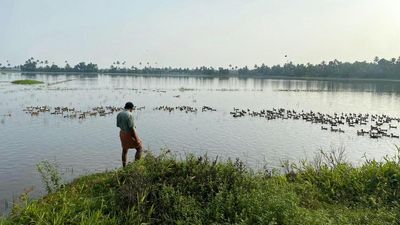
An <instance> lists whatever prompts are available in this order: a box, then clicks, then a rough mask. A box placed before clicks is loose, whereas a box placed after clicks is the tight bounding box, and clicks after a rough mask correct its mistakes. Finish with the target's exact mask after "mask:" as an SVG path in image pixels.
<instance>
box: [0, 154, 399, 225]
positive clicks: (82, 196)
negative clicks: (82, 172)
mask: <svg viewBox="0 0 400 225" xmlns="http://www.w3.org/2000/svg"><path fill="white" fill-rule="evenodd" d="M284 171H286V172H284V173H280V172H277V171H270V170H263V171H253V170H251V169H249V168H246V166H245V165H244V164H243V163H242V162H241V161H239V160H236V161H227V162H218V161H217V160H210V159H209V158H207V157H195V156H192V155H189V156H187V158H186V159H184V160H176V159H175V158H174V157H172V156H170V155H168V154H161V155H160V156H154V155H151V154H147V155H146V156H145V157H144V158H143V159H142V160H140V161H138V162H135V163H132V164H130V165H129V166H128V167H127V168H125V169H119V170H115V171H111V172H104V173H99V174H93V175H89V176H84V177H80V178H78V179H76V180H74V181H73V182H72V183H69V184H67V185H65V186H60V187H59V189H58V190H56V191H54V192H51V193H50V194H48V195H47V196H45V197H43V198H41V199H39V200H30V199H29V198H28V196H27V195H22V196H21V198H20V201H19V203H18V204H16V205H15V206H14V208H13V210H12V212H11V214H10V215H9V216H8V217H6V218H3V220H2V222H0V223H3V224H271V225H272V224H296V225H297V224H307V225H309V224H318V225H320V224H379V225H382V224H399V223H400V207H399V200H400V157H399V155H396V156H394V157H385V159H384V160H383V161H382V162H378V161H375V160H366V161H365V163H364V164H363V165H362V166H360V167H354V166H352V165H351V164H349V163H346V162H345V161H343V157H342V155H341V153H340V154H337V153H335V152H329V153H322V154H320V155H319V157H316V158H315V160H314V161H313V162H301V163H298V164H289V163H286V164H285V165H284ZM0 221H1V220H0Z"/></svg>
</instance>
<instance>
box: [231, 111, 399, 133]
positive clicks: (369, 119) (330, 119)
mask: <svg viewBox="0 0 400 225" xmlns="http://www.w3.org/2000/svg"><path fill="white" fill-rule="evenodd" d="M230 114H231V115H232V116H233V117H234V118H238V117H244V116H251V117H262V118H265V119H267V120H275V119H283V120H285V119H292V120H304V121H306V122H310V123H317V124H321V130H327V131H331V132H338V133H345V130H343V129H342V128H341V127H339V126H348V127H356V126H364V128H362V129H360V130H357V135H359V136H364V135H366V136H369V137H370V138H382V137H390V138H399V135H396V134H394V133H393V132H392V131H393V130H394V129H397V127H398V124H399V123H400V118H395V117H390V116H387V115H377V114H361V113H359V114H356V113H340V114H338V113H334V114H332V115H330V114H326V113H320V112H313V111H309V112H304V111H303V110H302V111H300V112H298V111H295V110H287V109H283V108H272V109H271V110H266V109H263V110H260V111H251V110H250V109H238V108H233V111H231V112H230Z"/></svg>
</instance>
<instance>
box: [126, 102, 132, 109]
mask: <svg viewBox="0 0 400 225" xmlns="http://www.w3.org/2000/svg"><path fill="white" fill-rule="evenodd" d="M125 109H133V103H132V102H127V103H125Z"/></svg>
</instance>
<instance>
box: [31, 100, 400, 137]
mask: <svg viewBox="0 0 400 225" xmlns="http://www.w3.org/2000/svg"><path fill="white" fill-rule="evenodd" d="M143 109H145V107H137V106H135V108H134V110H137V111H140V110H143ZM122 110H123V108H122V107H115V106H98V107H94V108H91V109H90V110H87V111H81V110H76V109H75V108H70V107H61V106H58V107H54V108H51V107H49V106H28V107H26V108H25V109H23V111H25V112H26V113H28V114H30V115H31V116H38V115H39V114H41V113H50V114H52V115H61V116H63V117H64V118H78V119H85V118H88V117H93V116H106V115H110V114H114V113H115V112H119V111H122ZM153 110H157V111H166V112H173V111H180V112H185V113H197V112H200V111H201V112H207V111H216V109H215V108H212V107H210V106H202V107H200V108H196V107H192V106H175V107H173V106H165V105H163V106H158V107H155V108H153ZM230 114H231V115H232V117H234V118H238V117H244V116H251V117H261V118H265V119H267V120H276V119H282V120H286V119H291V120H303V121H306V122H310V123H315V124H321V130H326V131H330V132H338V133H345V132H346V131H345V130H344V129H343V127H345V126H347V127H360V128H361V129H360V130H357V135H358V136H368V137H370V138H382V137H389V138H399V135H396V134H394V133H393V131H394V130H395V129H397V128H398V126H399V125H400V118H396V117H390V116H388V115H384V114H382V115H377V114H361V113H359V114H356V113H340V114H339V113H334V114H327V113H320V112H313V111H309V112H305V111H303V110H302V111H296V110H290V109H289V110H288V109H284V108H272V109H270V110H268V109H263V110H260V111H252V110H250V109H239V108H233V111H231V112H230Z"/></svg>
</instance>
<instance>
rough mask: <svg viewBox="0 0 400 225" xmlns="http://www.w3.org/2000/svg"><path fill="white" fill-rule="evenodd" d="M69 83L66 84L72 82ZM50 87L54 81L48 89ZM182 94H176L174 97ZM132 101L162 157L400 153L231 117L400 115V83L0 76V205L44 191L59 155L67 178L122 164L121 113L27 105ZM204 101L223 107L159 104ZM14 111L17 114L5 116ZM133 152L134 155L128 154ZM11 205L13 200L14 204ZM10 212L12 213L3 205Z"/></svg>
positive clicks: (303, 126)
mask: <svg viewBox="0 0 400 225" xmlns="http://www.w3.org/2000/svg"><path fill="white" fill-rule="evenodd" d="M16 79H36V80H42V81H44V82H45V83H46V84H45V85H36V86H20V85H13V84H11V83H10V81H13V80H16ZM66 80H69V81H67V82H62V81H66ZM47 84H50V85H49V86H48V85H47ZM177 95H179V97H174V96H177ZM126 101H133V102H134V104H135V105H137V106H145V107H146V108H145V110H142V111H137V112H135V113H134V115H135V119H136V121H135V122H136V126H137V131H138V133H139V135H140V137H141V138H142V141H143V143H144V146H145V147H146V149H150V151H152V152H155V153H159V152H160V149H162V148H168V149H171V150H172V152H173V153H174V154H176V155H177V156H178V157H180V156H182V157H184V155H185V154H187V153H194V154H197V155H204V154H208V155H209V156H211V157H215V156H216V155H218V156H220V158H222V159H227V158H229V157H230V158H236V157H239V158H240V159H242V160H243V161H244V162H245V163H247V164H248V165H249V166H250V167H253V168H261V167H262V166H263V165H265V164H267V165H268V166H269V167H279V165H280V162H281V160H290V161H298V160H300V159H305V158H308V159H310V158H312V157H313V156H314V154H315V152H317V151H318V150H319V149H326V150H329V149H330V148H332V147H333V148H339V147H344V148H345V149H346V152H347V158H348V160H350V161H351V162H353V163H355V164H357V163H360V162H362V161H363V159H362V157H363V155H364V154H366V155H367V157H369V158H377V159H381V158H382V157H383V156H384V155H386V154H394V152H395V145H399V144H400V141H399V139H393V138H382V139H378V140H375V139H370V138H368V137H359V136H357V135H356V129H357V128H349V127H344V129H345V131H346V133H344V134H343V133H340V134H339V133H331V132H328V131H322V130H321V128H320V125H318V124H311V123H306V122H304V121H302V120H299V121H296V120H273V121H267V120H265V119H262V118H253V117H243V118H232V116H231V115H230V114H229V112H230V111H232V109H233V107H239V108H246V109H247V108H249V109H251V110H260V109H272V108H273V107H275V108H279V107H282V108H286V109H295V110H305V111H309V110H313V111H316V112H322V113H335V112H337V113H342V112H352V113H371V114H372V113H377V114H387V115H391V116H396V117H400V82H383V81H380V82H372V81H352V82H349V81H304V80H269V79H252V78H251V79H241V78H193V77H148V76H108V75H69V76H66V75H45V74H25V75H23V74H20V73H3V74H0V140H1V141H0V211H4V209H5V208H6V205H7V204H3V202H5V201H7V202H9V201H11V200H12V199H13V198H15V197H17V196H18V195H19V194H21V193H22V192H23V191H24V189H27V188H30V187H33V192H32V193H31V195H32V196H33V197H37V196H40V195H41V194H44V191H43V187H42V184H41V181H40V176H39V174H38V173H37V171H36V164H37V163H38V162H40V161H42V160H55V161H56V162H58V163H59V164H60V166H61V171H62V172H63V173H64V176H65V177H66V178H67V179H71V178H73V177H76V176H79V175H82V174H86V173H92V172H96V171H104V170H106V169H113V168H116V167H119V166H120V164H121V162H120V151H121V149H120V143H119V139H118V132H119V131H118V129H117V128H116V126H115V116H116V114H114V115H109V116H106V117H98V116H97V117H92V118H88V119H84V120H79V119H68V118H63V117H62V116H55V115H51V114H50V113H47V114H40V115H39V116H31V115H30V114H26V113H25V112H23V111H22V110H23V108H24V107H26V106H41V105H48V106H50V107H55V106H68V107H75V108H76V109H81V110H87V109H90V108H92V107H96V106H101V105H103V106H105V105H113V106H123V104H124V103H125V102H126ZM161 105H167V106H179V105H189V106H193V107H202V106H203V105H207V106H211V107H213V108H216V109H217V111H216V112H201V111H200V112H198V113H187V114H186V113H184V112H172V113H168V112H163V111H154V110H153V108H154V107H156V106H161ZM5 114H11V116H3V115H5ZM394 133H397V134H399V133H400V129H395V130H394ZM129 157H130V159H131V160H132V159H133V158H134V151H131V152H130V154H129ZM8 205H11V204H8ZM6 210H7V209H6Z"/></svg>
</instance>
